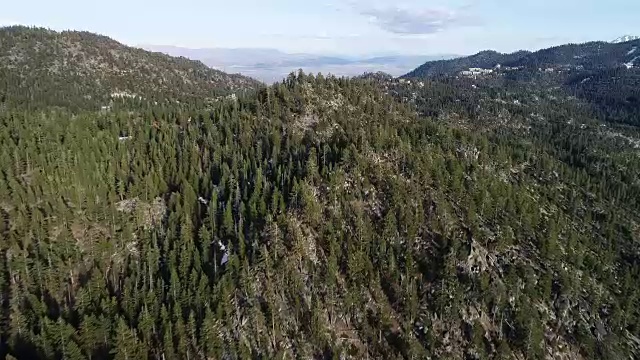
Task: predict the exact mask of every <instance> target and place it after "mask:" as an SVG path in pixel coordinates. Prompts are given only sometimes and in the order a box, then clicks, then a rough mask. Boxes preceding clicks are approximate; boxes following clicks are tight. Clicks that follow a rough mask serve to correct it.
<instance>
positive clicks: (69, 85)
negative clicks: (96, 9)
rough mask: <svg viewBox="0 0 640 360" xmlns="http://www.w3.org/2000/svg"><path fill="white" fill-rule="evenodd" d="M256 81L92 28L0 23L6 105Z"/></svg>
mask: <svg viewBox="0 0 640 360" xmlns="http://www.w3.org/2000/svg"><path fill="white" fill-rule="evenodd" d="M259 85H260V84H259V83H258V82H257V81H255V80H253V79H250V78H247V77H244V76H241V75H229V74H226V73H223V72H221V71H217V70H213V69H210V68H208V67H207V66H205V65H204V64H202V63H201V62H198V61H192V60H188V59H186V58H175V57H170V56H167V55H164V54H161V53H152V52H148V51H145V50H142V49H136V48H132V47H128V46H125V45H122V44H120V43H118V42H116V41H114V40H112V39H110V38H108V37H106V36H101V35H96V34H93V33H88V32H78V31H64V32H56V31H52V30H47V29H41V28H28V27H24V26H12V27H3V28H0V103H3V102H4V103H8V104H10V105H11V106H22V107H30V108H35V107H40V108H44V107H48V106H62V107H67V108H68V107H70V106H73V107H75V108H76V109H78V108H82V109H100V108H101V107H102V106H109V104H110V101H111V100H112V99H114V98H122V97H127V98H137V99H140V98H144V99H146V100H153V101H158V102H164V101H168V100H170V101H172V102H175V101H176V100H179V101H199V102H201V103H202V102H207V101H212V100H214V99H216V98H217V97H220V96H223V95H229V94H232V93H237V94H238V95H240V94H241V93H243V92H245V91H246V90H250V89H255V88H257V87H258V86H259Z"/></svg>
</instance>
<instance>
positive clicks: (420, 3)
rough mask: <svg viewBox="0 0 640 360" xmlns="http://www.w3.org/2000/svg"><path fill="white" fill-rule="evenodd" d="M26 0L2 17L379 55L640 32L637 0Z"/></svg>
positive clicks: (217, 43) (207, 41)
mask: <svg viewBox="0 0 640 360" xmlns="http://www.w3.org/2000/svg"><path fill="white" fill-rule="evenodd" d="M97 4H98V3H97V2H93V1H87V0H57V1H50V0H21V1H7V3H6V4H3V5H2V7H1V9H0V25H8V24H16V23H18V24H26V25H39V26H45V27H49V28H52V29H56V30H63V29H78V30H89V31H92V32H97V33H101V34H104V35H108V36H111V37H113V38H115V39H116V40H119V41H122V42H124V43H127V44H130V45H139V44H153V45H176V46H184V47H191V48H203V47H227V48H240V47H252V48H277V49H280V50H283V51H286V52H314V53H327V54H347V55H364V54H367V55H372V54H385V53H389V54H392V53H402V54H450V53H454V54H470V53H474V52H477V51H479V50H483V49H496V50H499V51H514V50H518V49H521V48H525V49H537V48H542V47H547V46H550V45H556V44H561V43H567V42H583V41H588V40H611V39H613V38H616V37H618V36H621V35H625V34H632V35H640V18H639V17H638V15H639V14H640V1H638V0H607V1H602V0H581V1H580V0H537V1H535V0H522V1H518V0H509V1H507V0H450V1H443V0H433V1H425V0H406V1H404V0H324V1H323V0H315V1H314V0H230V1H221V0H209V1H207V0H181V1H176V0H172V1H167V0H155V1H151V0H148V1H136V0H110V1H109V2H100V3H99V4H100V5H97Z"/></svg>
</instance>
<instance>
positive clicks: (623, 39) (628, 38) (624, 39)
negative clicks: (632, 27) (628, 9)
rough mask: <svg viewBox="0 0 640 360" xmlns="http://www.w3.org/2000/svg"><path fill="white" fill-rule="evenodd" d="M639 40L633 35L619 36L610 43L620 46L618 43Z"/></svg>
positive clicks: (638, 37)
mask: <svg viewBox="0 0 640 360" xmlns="http://www.w3.org/2000/svg"><path fill="white" fill-rule="evenodd" d="M638 39H640V36H635V35H625V36H621V37H619V38H617V39H615V40H613V41H612V42H611V43H612V44H620V43H624V42H627V41H633V40H638Z"/></svg>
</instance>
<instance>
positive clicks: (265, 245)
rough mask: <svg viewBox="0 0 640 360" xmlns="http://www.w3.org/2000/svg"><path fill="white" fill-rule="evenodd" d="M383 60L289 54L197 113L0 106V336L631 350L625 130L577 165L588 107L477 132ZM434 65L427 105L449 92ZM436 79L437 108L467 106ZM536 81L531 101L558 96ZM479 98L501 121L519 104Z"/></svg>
mask: <svg viewBox="0 0 640 360" xmlns="http://www.w3.org/2000/svg"><path fill="white" fill-rule="evenodd" d="M386 80H388V77H387V76H384V74H377V75H376V76H368V77H365V78H364V79H357V80H348V79H336V78H324V77H313V76H307V75H304V74H298V75H291V76H289V77H288V78H287V80H286V81H285V82H283V83H281V84H277V85H275V86H272V87H269V88H265V89H262V90H261V91H259V92H258V93H257V94H256V96H255V97H251V98H248V99H239V101H237V102H219V103H217V104H215V105H214V107H213V108H212V109H206V110H205V109H202V110H200V109H194V110H191V111H180V109H179V108H177V107H175V106H174V107H171V106H157V107H153V106H152V107H151V108H149V109H144V111H143V110H141V111H137V112H128V111H127V112H121V113H120V112H116V111H114V112H111V113H107V114H105V115H97V114H96V113H95V112H87V113H83V114H80V115H77V116H75V117H71V116H69V115H68V114H67V113H65V112H60V111H52V112H48V113H47V112H33V113H29V112H24V111H20V110H16V111H11V112H10V113H9V114H0V144H2V146H1V147H0V169H1V170H0V215H1V217H0V219H2V221H1V222H0V232H2V236H3V239H4V241H2V242H0V254H2V256H1V257H0V260H1V261H0V270H1V271H0V280H1V281H0V287H1V290H2V291H0V296H1V297H2V298H0V300H2V301H1V302H0V303H2V304H3V310H4V311H3V312H2V313H1V315H2V317H3V318H2V319H1V320H2V321H1V322H0V323H1V324H2V326H3V329H2V330H3V331H2V333H3V334H4V335H3V337H2V341H3V343H2V345H3V346H2V347H1V348H2V349H7V350H5V351H8V352H9V353H10V354H11V355H14V356H17V357H20V358H73V359H80V358H85V357H93V358H109V357H110V356H113V357H114V358H116V359H121V358H145V357H148V358H165V359H187V358H209V359H236V358H237V359H248V358H255V359H274V358H275V359H282V358H302V359H309V358H315V359H334V358H348V359H365V358H374V359H423V358H429V357H431V358H447V359H448V358H453V359H461V358H469V359H482V358H502V359H523V358H531V359H534V358H535V359H538V358H561V359H583V358H605V359H622V358H632V357H634V356H635V357H637V356H638V355H639V354H640V353H639V352H638V349H639V347H640V340H638V337H639V336H638V335H640V313H639V310H638V306H637V301H638V297H639V296H640V290H639V289H638V287H637V279H638V276H639V275H640V265H639V263H640V262H639V258H638V257H639V255H638V254H640V245H639V244H640V239H639V238H638V236H639V235H638V234H639V233H638V229H639V227H638V226H639V225H638V224H640V218H639V213H638V211H637V209H638V208H639V205H640V204H638V201H639V199H640V189H639V187H640V184H639V183H638V181H637V179H638V177H637V176H638V174H639V171H640V158H639V157H637V156H636V154H635V153H634V152H633V149H628V148H626V150H625V152H617V151H614V149H617V148H615V147H614V146H620V147H622V145H620V144H618V142H616V141H613V143H612V144H610V143H608V142H604V141H602V140H600V141H599V142H598V143H600V144H605V145H607V146H609V145H611V146H612V148H611V149H610V150H609V152H608V153H607V154H604V155H606V156H602V159H601V160H602V162H601V163H599V164H604V165H606V164H608V165H609V166H594V167H586V166H583V165H582V164H581V162H582V161H584V160H588V159H589V158H590V157H591V156H592V154H591V153H590V150H589V149H590V147H589V146H587V145H591V143H592V142H595V141H593V140H594V138H590V137H586V135H584V136H585V137H583V134H584V133H585V131H586V130H589V131H590V128H588V129H587V128H585V129H583V128H582V126H581V123H579V122H574V123H573V125H570V124H566V122H567V119H568V118H569V117H579V116H582V115H581V114H579V113H575V114H565V113H564V112H563V111H562V109H563V108H562V107H557V108H555V109H556V111H554V113H556V115H555V117H554V118H553V119H552V121H551V120H550V121H549V122H548V124H549V125H550V126H549V127H544V129H546V130H545V131H546V132H539V133H537V135H536V136H535V139H536V141H532V140H531V139H530V137H529V136H528V135H530V133H527V126H532V124H533V123H534V121H540V120H532V121H531V122H528V123H523V125H525V126H521V127H517V126H514V127H513V128H514V129H515V130H516V131H514V132H513V133H511V132H509V133H505V132H500V129H499V128H498V130H497V132H496V133H495V136H494V135H493V133H492V132H490V131H487V132H481V131H477V130H476V129H475V128H471V129H465V127H464V126H457V125H455V126H454V125H453V124H452V122H451V121H450V118H448V119H440V118H436V117H418V116H417V115H416V111H415V110H416V108H414V107H413V106H412V105H411V104H401V103H399V102H397V101H395V100H394V98H392V97H391V96H389V95H385V94H384V93H383V92H382V91H380V90H379V89H380V87H379V86H378V85H379V84H378V83H377V81H386ZM434 84H436V83H434ZM437 84H438V85H439V84H440V83H437ZM431 85H432V83H427V84H424V86H423V88H424V89H425V94H429V96H431V98H433V99H434V100H433V101H434V102H433V104H437V102H436V100H437V99H436V98H441V99H443V100H444V99H448V98H449V96H448V95H447V96H445V95H443V94H445V93H446V91H445V90H439V89H438V88H436V87H435V86H434V87H432V86H431ZM416 86H419V85H416ZM428 88H429V89H430V90H431V91H428V90H426V89H428ZM469 88H471V87H470V86H469ZM390 89H391V88H390ZM449 89H450V90H451V91H452V95H451V96H450V98H451V102H450V103H449V102H446V101H443V102H442V103H441V106H440V108H441V109H443V110H442V111H443V113H445V112H446V113H449V114H450V113H451V111H450V110H451V109H448V110H447V108H453V107H454V106H461V107H464V106H465V105H464V104H460V102H456V101H455V99H456V97H457V96H458V95H457V94H458V92H457V91H458V90H457V88H456V84H450V86H449ZM487 92H488V93H490V90H488V91H487ZM506 93H507V92H505V94H503V93H494V95H495V96H494V97H493V98H491V96H489V97H488V98H489V99H492V100H503V101H505V102H506V100H512V99H511V98H506V97H505V96H507V94H506ZM526 94H527V93H526V92H525V95H523V96H526ZM551 95H553V94H549V99H548V100H545V101H548V103H540V104H538V105H536V106H538V107H539V108H540V109H549V111H550V112H551V109H553V107H552V106H549V104H553V103H554V102H553V100H551V98H550V97H551ZM545 99H546V98H545ZM425 100H428V99H425ZM521 100H522V99H521ZM531 101H532V102H535V100H531ZM478 104H480V105H482V106H484V105H485V104H484V103H483V102H481V101H478V102H477V103H474V102H472V103H470V104H469V106H468V108H469V109H470V110H473V109H477V108H476V106H477V105H478ZM492 104H495V106H493V107H492V108H490V111H489V112H488V113H489V114H490V115H494V114H496V115H499V117H498V116H495V118H497V119H500V120H501V121H502V120H504V121H508V120H510V119H511V118H510V117H508V116H506V115H504V114H503V115H500V114H501V113H502V112H503V111H501V109H502V110H504V111H508V112H511V111H514V110H513V109H518V108H519V107H518V105H516V104H515V103H513V102H511V105H509V106H507V105H506V104H505V103H502V102H497V101H492ZM527 105H529V104H528V103H527ZM489 106H491V104H489V105H487V107H489ZM429 107H432V106H429ZM433 108H435V109H437V108H438V107H437V106H433ZM418 109H420V107H419V108H418ZM537 109H538V108H533V107H531V108H529V107H527V108H524V107H523V110H522V111H521V112H519V113H516V114H518V115H519V114H529V111H531V110H537ZM493 111H495V113H494V112H493ZM514 112H515V111H514ZM545 115H547V114H546V113H545ZM579 119H580V121H582V120H583V119H582V118H579ZM442 120H445V121H442ZM470 120H471V119H470ZM513 120H514V122H516V121H517V120H518V119H515V118H514V119H513ZM585 121H586V120H585ZM563 124H564V125H563ZM514 125H515V124H514ZM585 125H586V126H590V127H593V128H596V129H598V128H599V126H598V125H597V124H596V125H592V124H591V123H589V124H585ZM560 126H563V127H560ZM503 128H504V127H503ZM519 131H521V132H522V134H523V136H520V135H519V134H521V133H519ZM560 133H562V134H563V137H558V136H556V137H554V138H552V140H551V141H548V142H547V143H540V142H538V141H537V139H543V138H545V137H547V138H550V135H553V134H560ZM123 134H126V136H122V135H123ZM505 135H506V136H505ZM612 136H613V135H612ZM603 137H604V135H603ZM560 139H564V140H565V141H567V139H568V140H571V143H570V144H564V143H563V144H562V146H560V145H557V146H556V145H555V144H554V146H547V145H544V144H548V145H551V143H552V142H555V141H559V140H560ZM622 142H623V139H620V143H622ZM563 147H564V148H565V151H564V152H562V153H561V154H558V153H556V152H555V151H556V149H561V148H563ZM51 154H64V156H52V155H51ZM572 158H575V160H573V161H571V160H570V159H572ZM621 167H623V168H621ZM5 345H6V346H5Z"/></svg>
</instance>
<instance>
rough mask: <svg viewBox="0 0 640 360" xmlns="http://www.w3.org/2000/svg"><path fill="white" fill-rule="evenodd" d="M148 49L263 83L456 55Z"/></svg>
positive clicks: (389, 69) (387, 68) (399, 70)
mask: <svg viewBox="0 0 640 360" xmlns="http://www.w3.org/2000/svg"><path fill="white" fill-rule="evenodd" d="M141 47H142V48H144V49H146V50H150V51H157V52H162V53H165V54H168V55H172V56H184V57H186V58H189V59H193V60H199V61H202V62H203V63H205V64H206V65H208V66H210V67H212V68H214V69H219V70H222V71H225V72H230V73H240V74H243V75H246V76H251V77H253V78H256V79H258V80H261V81H264V82H266V83H271V82H275V81H279V80H281V79H282V78H284V77H286V76H287V75H288V74H289V73H291V72H292V71H296V70H298V69H302V70H304V71H305V72H308V73H317V72H322V73H323V74H333V75H338V76H354V75H361V74H363V73H365V72H374V71H384V72H386V73H389V74H391V75H394V76H399V75H402V74H405V73H407V72H408V71H410V70H411V69H414V68H416V67H417V66H419V65H420V64H422V63H424V62H426V61H433V60H446V59H452V58H455V57H457V56H456V55H452V54H442V55H389V56H377V57H349V56H327V55H319V54H304V53H298V54H289V53H285V52H282V51H279V50H276V49H266V48H265V49H259V48H255V49H254V48H239V49H224V48H210V49H190V48H183V47H176V46H155V45H142V46H141Z"/></svg>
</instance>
